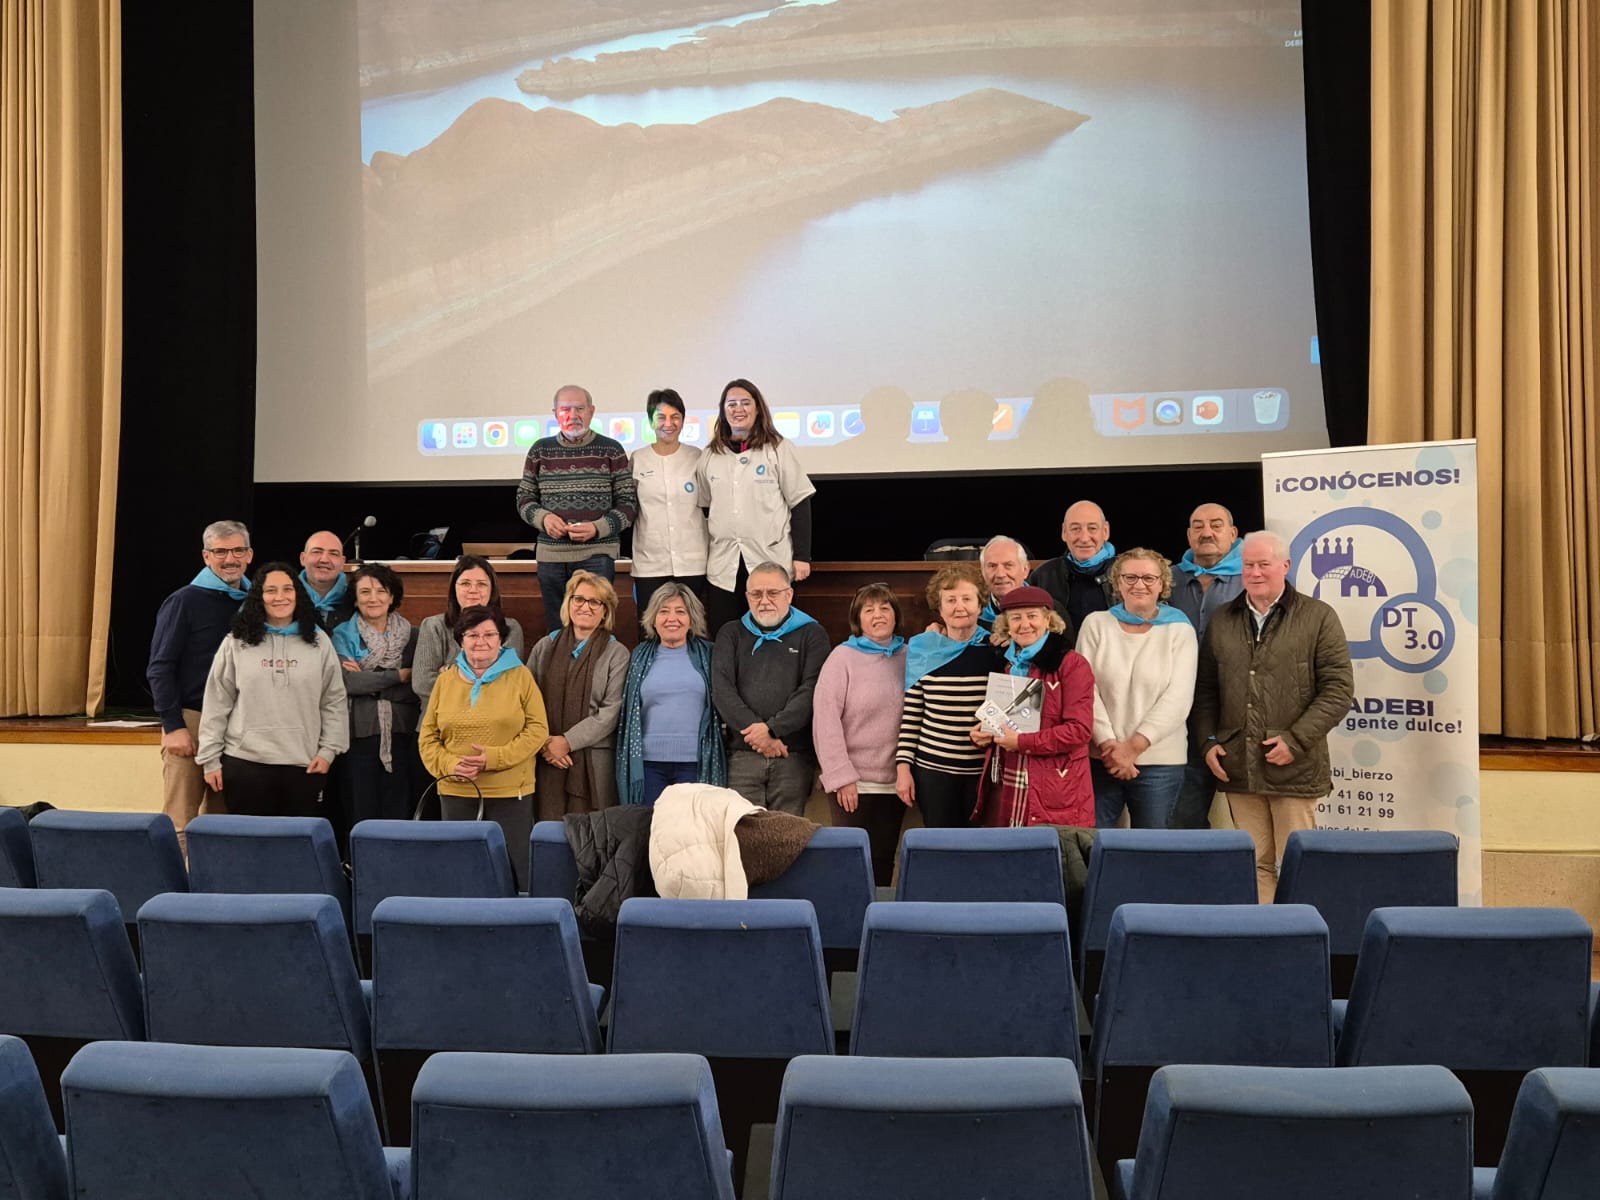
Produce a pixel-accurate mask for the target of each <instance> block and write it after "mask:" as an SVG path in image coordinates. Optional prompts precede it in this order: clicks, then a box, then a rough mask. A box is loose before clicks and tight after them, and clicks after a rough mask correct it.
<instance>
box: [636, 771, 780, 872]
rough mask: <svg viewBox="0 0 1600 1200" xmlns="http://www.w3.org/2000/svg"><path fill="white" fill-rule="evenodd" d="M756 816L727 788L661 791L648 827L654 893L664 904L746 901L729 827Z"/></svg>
mask: <svg viewBox="0 0 1600 1200" xmlns="http://www.w3.org/2000/svg"><path fill="white" fill-rule="evenodd" d="M759 811H760V810H759V809H758V808H757V807H756V805H754V804H751V803H750V801H748V800H746V799H745V798H744V797H743V796H741V795H740V794H739V793H738V792H736V791H734V790H733V789H732V788H721V787H712V786H711V785H710V784H708V783H675V784H673V785H672V786H671V787H668V788H666V789H664V790H663V791H662V793H661V796H660V798H659V799H657V800H656V811H655V816H654V817H653V818H652V819H651V822H650V873H651V875H653V876H654V877H655V884H656V892H657V893H658V894H659V895H662V896H665V897H666V898H667V899H669V900H748V899H749V898H750V885H749V884H748V883H747V882H746V881H745V876H744V864H743V863H742V862H741V861H740V860H739V839H738V838H737V837H735V836H734V832H733V827H734V826H735V825H737V824H738V823H739V819H740V818H741V817H743V816H745V815H746V814H747V813H753V812H759Z"/></svg>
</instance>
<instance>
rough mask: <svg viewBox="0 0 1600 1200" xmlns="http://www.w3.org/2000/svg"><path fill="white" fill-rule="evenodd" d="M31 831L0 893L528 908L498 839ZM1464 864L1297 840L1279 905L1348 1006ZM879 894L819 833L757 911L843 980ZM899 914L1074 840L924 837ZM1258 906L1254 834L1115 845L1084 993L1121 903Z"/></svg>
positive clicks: (983, 890) (1450, 854) (2, 829)
mask: <svg viewBox="0 0 1600 1200" xmlns="http://www.w3.org/2000/svg"><path fill="white" fill-rule="evenodd" d="M8 814H9V815H8ZM29 833H30V831H29V829H28V828H27V827H26V826H24V825H22V824H21V818H20V816H19V815H17V814H16V813H15V812H14V810H0V848H3V847H5V846H11V847H12V850H11V851H10V852H9V854H0V859H6V858H9V860H11V861H12V862H13V863H14V864H15V865H13V866H12V867H11V868H10V869H9V870H10V877H9V879H8V876H7V870H8V868H7V867H6V866H5V865H4V862H0V886H32V885H33V883H34V881H35V880H37V882H38V883H39V884H41V885H43V886H47V887H103V888H106V889H107V890H109V891H111V892H112V893H113V895H115V896H116V897H117V900H118V902H119V904H120V905H121V906H122V911H123V912H124V913H125V914H132V913H135V912H137V911H138V908H139V906H140V905H141V904H143V903H144V901H145V900H147V899H149V898H150V897H151V896H153V895H157V894H159V893H162V892H169V891H189V890H194V891H203V892H270V893H277V892H311V893H326V894H328V895H331V896H333V897H335V899H337V900H338V901H339V903H340V906H341V908H342V909H343V910H344V912H345V914H346V918H347V920H348V921H349V922H350V924H351V927H352V928H353V930H354V931H355V933H356V935H357V936H358V938H360V939H363V941H364V939H366V938H368V937H370V935H371V930H372V913H373V911H374V909H375V908H376V907H377V905H378V903H379V902H380V901H381V900H383V899H385V898H387V897H388V896H391V895H426V896H462V895H465V896H509V895H513V894H515V891H514V884H513V883H512V875H511V871H510V867H509V864H508V862H507V860H506V857H505V847H504V840H503V835H502V834H501V831H500V829H499V827H498V826H496V825H494V824H493V823H465V822H463V823H448V824H440V823H436V822H429V823H420V822H405V821H368V822H362V823H360V824H358V825H357V826H356V829H355V830H354V832H353V833H352V835H351V856H352V861H353V865H354V888H353V892H352V889H351V885H350V884H349V883H348V882H347V881H346V879H345V877H344V874H343V872H342V870H341V869H340V863H339V858H338V854H337V852H336V850H335V847H334V840H333V833H332V830H331V828H330V827H329V826H328V824H327V822H326V821H323V820H321V819H320V818H273V817H239V816H221V815H218V816H203V817H200V818H198V819H197V820H195V821H194V822H192V823H191V824H190V826H189V828H188V839H189V848H190V867H189V870H188V872H187V873H186V872H185V870H184V864H183V859H182V856H181V855H180V854H179V852H178V845H177V839H176V835H175V834H173V832H172V827H171V822H170V821H168V819H167V818H166V817H165V816H162V815H161V814H130V813H88V812H68V811H57V812H50V813H45V814H42V815H41V816H40V817H38V818H36V819H35V821H34V822H33V827H32V830H31V838H30V836H29ZM1456 853H1457V847H1456V840H1455V838H1454V837H1453V836H1452V835H1450V834H1447V833H1440V832H1432V831H1402V832H1395V833H1364V832H1349V831H1341V830H1310V831H1304V832H1297V833H1295V834H1294V835H1293V836H1292V837H1291V838H1290V842H1289V847H1288V850H1287V852H1286V855H1285V859H1284V864H1283V871H1282V877H1281V881H1280V885H1279V890H1278V898H1279V901H1280V902H1282V903H1309V904H1312V905H1313V906H1315V907H1316V908H1317V909H1318V911H1319V912H1321V913H1322V914H1323V918H1324V920H1325V921H1327V923H1328V927H1329V948H1330V953H1331V955H1332V956H1333V963H1334V973H1335V974H1334V991H1335V993H1336V994H1338V995H1341V996H1342V995H1345V994H1346V992H1347V988H1348V981H1349V976H1350V972H1351V971H1352V970H1353V968H1354V957H1355V955H1356V953H1357V951H1358V950H1359V947H1360V941H1361V935H1362V931H1363V929H1364V927H1365V924H1366V919H1367V914H1368V913H1369V912H1371V911H1372V909H1374V908H1380V907H1391V906H1399V905H1448V904H1454V903H1455V901H1456V894H1457V892H1456ZM529 857H530V864H531V871H530V878H531V885H530V894H532V895H538V896H554V897H563V898H566V899H568V900H570V899H572V898H573V896H574V893H575V891H576V888H577V866H576V863H575V861H574V859H573V856H572V851H571V849H570V847H569V845H568V843H567V840H566V833H565V828H564V826H563V824H562V823H561V822H559V821H551V822H540V823H539V824H538V825H536V826H535V828H534V830H533V834H532V837H531V838H530V844H529ZM35 859H36V860H37V862H35ZM874 894H875V893H874V888H873V883H872V868H871V862H870V858H869V854H868V847H867V838H866V835H865V833H864V831H862V830H859V829H844V828H839V829H834V828H824V829H820V830H818V831H817V833H816V835H815V836H814V837H813V839H812V842H811V844H810V845H809V846H808V847H807V849H806V850H805V851H804V852H803V853H802V855H801V857H800V859H799V861H797V862H796V864H795V865H794V866H793V867H792V868H791V869H790V870H789V871H788V872H786V873H785V874H784V875H783V876H781V877H780V878H778V879H776V880H773V881H772V882H770V883H767V884H763V885H759V886H758V887H756V888H755V889H753V895H755V896H757V897H764V898H775V899H782V898H793V899H807V900H810V901H811V902H812V904H813V905H814V906H815V908H816V911H817V921H818V925H819V927H820V929H821V935H822V942H823V947H824V949H825V950H827V951H828V952H829V954H830V959H831V960H832V961H830V966H844V967H846V968H847V969H848V967H849V966H850V965H851V964H850V963H849V961H848V958H849V956H853V954H854V952H855V948H856V947H857V946H858V944H859V943H860V940H861V924H862V917H863V916H864V914H865V912H866V907H867V905H868V904H869V903H871V902H872V901H873V899H874ZM896 898H897V899H899V900H912V901H916V900H936V901H1003V900H1004V901H1043V902H1053V903H1058V904H1059V903H1063V901H1064V892H1063V884H1062V868H1061V849H1060V843H1059V839H1058V837H1057V834H1056V832H1055V831H1054V830H1053V829H1049V828H1027V829H976V830H953V829H921V830H911V831H908V832H907V834H906V837H905V844H904V847H903V850H902V861H901V869H900V873H899V878H898V883H897V890H896ZM1255 900H1256V885H1255V867H1254V851H1253V849H1252V846H1251V843H1250V839H1249V837H1248V836H1247V835H1246V834H1244V833H1242V832H1239V831H1237V830H1170V831H1169V830H1105V831H1102V832H1101V833H1100V834H1099V836H1098V837H1097V839H1096V842H1095V846H1094V850H1093V851H1092V854H1091V859H1090V863H1089V871H1088V882H1087V886H1086V891H1085V895H1084V903H1083V916H1082V921H1081V923H1080V927H1079V930H1078V936H1077V942H1078V945H1079V948H1080V950H1081V953H1080V955H1079V957H1078V959H1077V960H1076V962H1077V969H1078V982H1079V987H1080V990H1082V991H1083V992H1084V993H1086V994H1087V995H1090V996H1093V995H1094V994H1095V992H1096V991H1097V990H1098V982H1097V981H1098V976H1099V972H1100V969H1101V963H1102V957H1103V952H1104V949H1105V945H1106V939H1107V934H1108V933H1109V930H1110V924H1111V916H1112V914H1113V913H1114V912H1115V911H1116V909H1117V907H1118V906H1120V905H1121V904H1124V903H1130V902H1142V903H1184V904H1252V903H1255ZM841 955H842V956H844V957H839V956H841ZM363 963H365V958H363Z"/></svg>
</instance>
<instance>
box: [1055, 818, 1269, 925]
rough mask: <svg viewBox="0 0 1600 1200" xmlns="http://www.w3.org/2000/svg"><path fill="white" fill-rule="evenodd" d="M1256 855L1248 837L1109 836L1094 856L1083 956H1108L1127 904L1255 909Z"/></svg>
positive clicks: (1173, 832) (1194, 833)
mask: <svg viewBox="0 0 1600 1200" xmlns="http://www.w3.org/2000/svg"><path fill="white" fill-rule="evenodd" d="M1256 898H1257V893H1256V852H1255V844H1254V843H1253V842H1252V841H1251V840H1250V835H1249V834H1248V833H1246V832H1244V830H1242V829H1102V830H1099V831H1098V832H1097V833H1096V834H1095V839H1094V849H1093V850H1091V851H1090V852H1089V878H1088V880H1087V882H1086V883H1085V884H1084V892H1083V929H1082V931H1081V933H1080V935H1079V937H1078V948H1079V950H1080V951H1088V950H1104V949H1105V948H1106V942H1107V940H1108V939H1109V938H1110V935H1111V918H1112V916H1113V915H1114V914H1115V913H1116V911H1117V909H1118V908H1119V907H1120V906H1122V905H1124V904H1254V903H1256Z"/></svg>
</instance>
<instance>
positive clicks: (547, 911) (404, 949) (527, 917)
mask: <svg viewBox="0 0 1600 1200" xmlns="http://www.w3.org/2000/svg"><path fill="white" fill-rule="evenodd" d="M604 995H605V992H604V989H603V988H598V987H593V986H591V985H590V983H589V981H588V979H587V978H586V977H585V975H584V969H583V953H582V951H581V950H580V949H579V946H578V923H577V921H576V920H575V919H574V918H573V915H572V905H570V904H568V903H567V902H566V901H565V900H551V899H524V898H522V897H511V898H506V899H499V900H483V899H440V898H433V897H429V898H425V897H414V896H391V897H390V898H389V899H387V900H385V901H383V902H382V903H381V904H379V905H378V907H377V909H376V910H375V911H374V912H373V914H372V1044H373V1049H374V1052H375V1053H376V1055H377V1062H378V1077H379V1080H380V1081H381V1084H382V1087H383V1096H384V1111H385V1112H386V1113H387V1115H388V1118H389V1135H390V1138H391V1140H393V1141H394V1142H396V1143H398V1144H400V1145H405V1144H406V1143H407V1142H408V1141H409V1140H410V1139H409V1114H410V1109H411V1085H412V1083H414V1082H415V1080H416V1077H417V1072H418V1071H419V1070H420V1069H421V1068H422V1064H423V1063H424V1062H425V1061H426V1060H427V1058H428V1056H429V1055H430V1054H432V1053H434V1052H435V1051H439V1050H495V1051H517V1052H522V1053H529V1054H598V1053H599V1052H600V1027H599V1024H598V1021H597V1014H598V1010H599V1007H600V1003H601V1001H602V1000H603V998H604Z"/></svg>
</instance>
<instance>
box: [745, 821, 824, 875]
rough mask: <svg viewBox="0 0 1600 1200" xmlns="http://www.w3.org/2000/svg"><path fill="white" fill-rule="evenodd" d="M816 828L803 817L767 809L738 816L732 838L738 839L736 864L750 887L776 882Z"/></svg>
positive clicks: (790, 865)
mask: <svg viewBox="0 0 1600 1200" xmlns="http://www.w3.org/2000/svg"><path fill="white" fill-rule="evenodd" d="M819 828H821V826H819V825H817V824H816V823H815V822H813V821H808V820H806V819H805V818H804V817H796V816H793V815H791V814H789V813H781V812H772V811H770V810H768V809H762V810H761V811H760V812H753V813H747V814H746V815H745V816H742V817H740V818H739V821H738V824H736V825H735V826H734V827H733V835H734V837H736V838H738V839H739V861H740V862H741V863H743V864H744V876H745V879H746V880H747V881H748V882H749V884H750V886H751V887H754V886H755V885H756V884H758V883H767V882H769V881H770V880H773V879H776V878H777V877H778V876H779V875H782V874H783V873H784V872H785V871H787V870H788V869H789V868H790V867H792V866H794V860H795V859H797V858H799V857H800V851H802V850H804V849H805V848H806V843H807V842H809V841H810V840H811V835H812V834H814V833H815V832H816V831H817V830H818V829H819Z"/></svg>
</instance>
